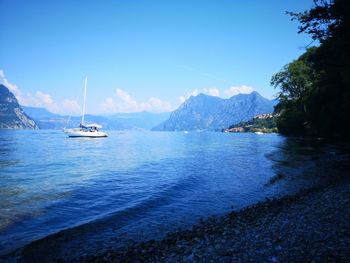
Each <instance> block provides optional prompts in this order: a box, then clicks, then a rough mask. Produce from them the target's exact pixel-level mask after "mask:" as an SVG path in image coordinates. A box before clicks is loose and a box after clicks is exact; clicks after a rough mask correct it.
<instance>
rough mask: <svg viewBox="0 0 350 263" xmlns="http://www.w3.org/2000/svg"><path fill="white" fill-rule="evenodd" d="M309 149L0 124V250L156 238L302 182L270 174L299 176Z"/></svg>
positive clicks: (266, 141) (270, 139)
mask: <svg viewBox="0 0 350 263" xmlns="http://www.w3.org/2000/svg"><path fill="white" fill-rule="evenodd" d="M298 147H299V148H298ZM293 148H295V149H297V150H295V151H291V149H293ZM300 149H302V151H300ZM316 150H317V151H318V150H319V149H316ZM328 150H329V149H328ZM328 150H327V151H328ZM312 151H314V149H313V148H310V147H308V146H307V145H305V144H304V143H303V141H300V140H299V141H298V140H293V139H286V138H284V137H283V136H279V135H276V134H266V135H256V134H248V133H246V134H227V133H214V132H212V133H210V132H208V133H205V132H203V133H198V132H197V133H188V134H185V133H181V132H173V133H171V132H169V133H168V132H136V131H132V132H129V131H128V132H117V131H115V132H109V137H108V138H102V139H83V138H67V137H66V135H65V134H63V133H62V132H61V131H49V130H41V131H12V130H8V131H7V130H0V254H4V253H7V252H9V251H11V250H13V249H15V248H18V247H21V246H23V245H25V244H28V243H30V242H31V241H33V240H37V239H40V238H43V237H46V236H48V235H51V234H54V233H57V232H59V234H58V235H53V236H51V238H48V239H47V242H46V243H47V244H49V243H50V242H52V243H53V244H54V245H53V246H54V247H55V249H59V251H60V252H59V253H61V254H65V253H66V254H74V251H80V252H81V251H86V253H89V252H94V251H97V250H99V251H101V250H103V249H106V248H108V247H116V246H119V245H121V244H124V243H125V242H128V240H129V239H133V240H143V239H150V238H160V237H162V236H164V235H165V234H166V233H167V232H169V231H173V230H175V229H176V228H184V227H188V226H190V225H192V224H193V223H195V222H197V221H198V220H199V219H200V218H202V217H208V216H210V215H220V214H223V213H226V212H229V211H230V210H232V209H239V208H241V207H244V206H247V205H249V204H252V203H255V202H257V201H259V200H263V199H264V198H265V197H272V196H276V195H282V194H286V193H292V192H295V191H297V190H298V189H300V188H301V187H304V186H305V185H307V184H308V182H309V181H310V180H309V178H303V177H302V176H300V178H299V179H298V180H294V179H293V180H289V181H288V180H281V181H278V180H271V178H275V177H276V174H278V173H281V171H283V173H284V177H288V176H292V175H293V176H294V177H295V178H297V176H296V175H297V174H301V173H302V172H303V171H305V169H309V168H310V166H313V165H314V164H313V163H312V162H311V161H312V160H314V159H315V158H314V157H313V158H310V152H312ZM317 151H316V152H317ZM291 152H292V153H291ZM316 159H317V158H316ZM286 160H287V161H286ZM306 161H307V162H306ZM277 178H279V177H277ZM275 181H277V182H275ZM311 181H312V180H311ZM271 182H273V183H271ZM62 230H64V231H62ZM60 231H61V232H60ZM62 237H64V239H62ZM62 240H63V241H62ZM67 247H69V250H66V252H65V248H67ZM80 252H79V253H80ZM77 253H78V252H77Z"/></svg>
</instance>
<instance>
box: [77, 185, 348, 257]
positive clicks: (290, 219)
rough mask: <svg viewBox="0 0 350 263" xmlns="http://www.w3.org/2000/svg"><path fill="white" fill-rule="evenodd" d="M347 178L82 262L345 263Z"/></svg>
mask: <svg viewBox="0 0 350 263" xmlns="http://www.w3.org/2000/svg"><path fill="white" fill-rule="evenodd" d="M349 220H350V179H346V180H344V181H341V182H338V183H334V184H332V185H329V186H326V187H315V188H311V189H307V190H302V191H301V192H299V193H297V194H296V195H293V196H285V197H282V198H280V199H268V200H266V201H263V202H259V203H257V204H255V205H252V206H249V207H247V208H244V209H242V210H240V211H236V212H231V213H228V214H226V215H224V216H221V217H211V218H208V219H206V220H203V221H201V222H199V223H198V224H197V225H194V226H193V227H192V229H188V230H179V231H176V232H173V233H169V234H168V235H167V236H166V237H165V238H164V239H162V240H158V241H155V240H150V241H147V242H140V243H134V244H131V245H129V246H126V247H124V248H122V249H120V250H118V251H108V252H105V253H103V254H101V255H96V256H87V257H80V258H77V259H76V260H73V261H80V262H179V261H180V262H210V261H211V260H213V261H214V262H240V261H242V262H246V261H253V262H286V261H287V262H289V261H295V262H305V261H306V262H320V261H328V262H347V261H348V260H350V250H349V247H350V224H349Z"/></svg>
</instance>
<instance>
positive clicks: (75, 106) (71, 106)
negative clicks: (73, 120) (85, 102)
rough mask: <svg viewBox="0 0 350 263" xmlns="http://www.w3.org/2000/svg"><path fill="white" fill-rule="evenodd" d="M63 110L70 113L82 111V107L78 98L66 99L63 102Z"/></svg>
mask: <svg viewBox="0 0 350 263" xmlns="http://www.w3.org/2000/svg"><path fill="white" fill-rule="evenodd" d="M62 111H63V112H65V113H70V114H79V113H81V108H80V105H79V103H78V102H77V101H76V100H70V99H65V100H64V101H63V102H62Z"/></svg>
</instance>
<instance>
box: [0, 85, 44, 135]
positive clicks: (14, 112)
mask: <svg viewBox="0 0 350 263" xmlns="http://www.w3.org/2000/svg"><path fill="white" fill-rule="evenodd" d="M0 129H38V126H37V124H36V123H35V121H34V120H32V119H31V118H30V117H29V116H28V115H27V114H26V113H25V112H24V111H23V109H22V108H21V106H20V105H19V104H18V101H17V99H16V97H15V96H14V95H13V94H12V92H11V91H10V90H9V89H8V88H7V87H6V86H4V85H2V84H0Z"/></svg>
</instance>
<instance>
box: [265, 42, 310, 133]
mask: <svg viewBox="0 0 350 263" xmlns="http://www.w3.org/2000/svg"><path fill="white" fill-rule="evenodd" d="M316 50H317V48H316V47H312V48H309V49H308V50H307V51H306V52H305V53H304V54H303V55H301V56H300V57H299V58H298V59H297V60H294V61H293V62H291V63H289V64H287V65H286V66H284V68H283V70H282V71H280V72H279V73H276V74H275V75H273V76H272V79H271V85H272V86H274V87H279V88H280V89H281V91H280V92H279V93H278V99H279V104H278V105H277V106H276V109H275V110H276V112H278V113H279V114H280V117H279V118H278V120H277V126H278V129H279V130H280V131H281V132H282V133H284V134H304V133H306V129H307V128H308V127H309V123H310V122H309V119H308V113H309V105H308V101H309V98H310V95H311V94H312V92H313V90H314V87H315V82H316V80H317V72H316V71H315V70H314V63H313V55H314V54H315V52H316Z"/></svg>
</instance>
